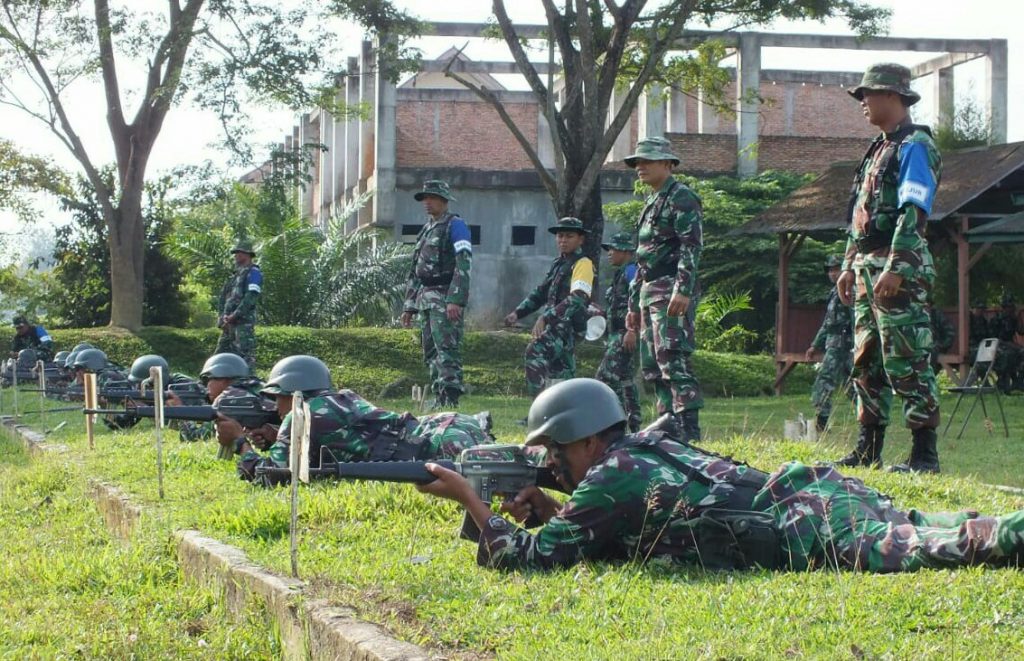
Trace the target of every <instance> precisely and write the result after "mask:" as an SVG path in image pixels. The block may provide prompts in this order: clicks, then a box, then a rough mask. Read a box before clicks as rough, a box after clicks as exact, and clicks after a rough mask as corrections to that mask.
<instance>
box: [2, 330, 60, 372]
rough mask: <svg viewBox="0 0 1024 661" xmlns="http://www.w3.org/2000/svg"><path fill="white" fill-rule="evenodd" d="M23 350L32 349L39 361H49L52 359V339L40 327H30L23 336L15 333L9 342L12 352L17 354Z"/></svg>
mask: <svg viewBox="0 0 1024 661" xmlns="http://www.w3.org/2000/svg"><path fill="white" fill-rule="evenodd" d="M23 349H32V350H34V351H35V352H36V357H37V358H38V359H39V360H42V361H44V362H45V361H49V360H51V359H52V358H53V338H51V337H50V334H49V333H47V332H46V329H45V328H43V327H42V326H32V327H30V328H29V329H28V332H27V333H25V334H24V335H18V334H17V333H15V334H14V339H12V340H11V351H12V352H14V353H18V352H19V351H21V350H23ZM33 367H35V365H33Z"/></svg>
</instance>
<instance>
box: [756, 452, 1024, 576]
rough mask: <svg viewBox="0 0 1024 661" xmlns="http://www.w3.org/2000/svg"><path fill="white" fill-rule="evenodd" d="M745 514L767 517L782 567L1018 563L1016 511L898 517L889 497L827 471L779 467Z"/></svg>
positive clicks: (1023, 533) (1020, 525) (1019, 517)
mask: <svg viewBox="0 0 1024 661" xmlns="http://www.w3.org/2000/svg"><path fill="white" fill-rule="evenodd" d="M753 509H756V510H760V511H764V512H768V513H769V514H771V515H772V516H773V517H774V519H775V522H776V525H778V527H779V528H780V530H781V531H782V535H783V551H784V553H786V554H787V556H788V564H789V568H790V569H795V570H804V569H821V568H843V569H853V570H859V571H870V572H881V573H887V572H898V571H899V572H907V571H916V570H918V569H922V568H947V567H961V566H965V565H983V564H984V565H1010V564H1012V565H1017V564H1019V563H1020V562H1021V560H1022V559H1024V512H1015V513H1013V514H1008V515H1006V516H1000V517H983V516H979V514H978V513H977V512H974V511H965V512H958V513H942V514H925V513H923V512H918V511H917V510H910V511H909V512H903V511H901V510H898V509H896V508H895V507H894V506H893V503H892V500H891V499H889V497H887V496H885V495H883V494H880V493H879V492H877V491H875V490H874V489H871V488H870V487H867V486H866V485H865V484H864V483H863V482H861V481H860V480H858V479H854V478H848V477H843V475H841V474H840V473H838V472H837V471H836V470H835V468H832V467H830V466H808V465H805V464H801V463H799V462H793V463H790V464H786V465H785V466H783V467H782V469H780V470H779V471H776V472H775V473H773V474H772V475H771V477H770V478H769V480H768V483H767V484H766V485H765V487H764V489H762V490H761V491H760V492H759V493H758V495H757V497H756V498H755V499H754V504H753Z"/></svg>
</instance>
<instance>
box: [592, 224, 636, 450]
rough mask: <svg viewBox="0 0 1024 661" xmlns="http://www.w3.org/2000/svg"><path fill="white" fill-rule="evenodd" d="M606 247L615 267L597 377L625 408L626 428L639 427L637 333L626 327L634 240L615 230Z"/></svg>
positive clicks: (606, 295)
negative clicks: (613, 392)
mask: <svg viewBox="0 0 1024 661" xmlns="http://www.w3.org/2000/svg"><path fill="white" fill-rule="evenodd" d="M601 247H602V248H604V249H605V250H606V251H608V261H609V263H610V264H611V265H612V266H614V267H615V274H614V275H613V276H612V284H611V285H610V286H609V287H608V291H607V292H605V295H604V300H605V302H606V305H607V306H608V307H607V309H606V310H605V314H606V316H607V319H608V344H607V348H606V349H605V351H604V359H603V360H602V361H601V365H600V366H599V367H598V368H597V379H598V380H599V381H602V382H604V383H606V384H608V386H609V387H610V388H611V389H612V390H614V391H615V394H616V395H618V396H619V401H620V402H622V408H623V409H624V410H625V411H626V416H627V420H628V423H629V425H628V426H629V430H630V431H631V432H636V431H639V430H640V392H639V390H638V389H637V387H636V347H637V333H636V331H635V330H627V329H626V313H627V312H629V286H630V284H631V283H632V282H633V278H635V277H636V262H635V261H634V259H635V256H636V244H635V243H633V236H632V235H631V234H629V233H628V232H619V233H618V234H615V235H614V236H613V237H612V239H611V241H609V242H608V243H602V244H601Z"/></svg>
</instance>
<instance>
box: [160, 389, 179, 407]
mask: <svg viewBox="0 0 1024 661" xmlns="http://www.w3.org/2000/svg"><path fill="white" fill-rule="evenodd" d="M182 404H183V402H182V401H181V397H178V396H177V395H175V394H174V393H173V392H169V393H167V395H166V398H165V399H164V406H181V405H182Z"/></svg>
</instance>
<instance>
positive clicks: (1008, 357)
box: [989, 294, 1021, 393]
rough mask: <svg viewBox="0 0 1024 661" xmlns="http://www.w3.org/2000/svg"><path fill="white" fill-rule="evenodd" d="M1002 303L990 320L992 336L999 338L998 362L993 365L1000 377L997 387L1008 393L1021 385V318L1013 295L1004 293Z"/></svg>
mask: <svg viewBox="0 0 1024 661" xmlns="http://www.w3.org/2000/svg"><path fill="white" fill-rule="evenodd" d="M1000 305H1001V308H1002V309H1000V310H999V312H998V313H996V316H995V317H993V319H992V321H990V322H989V332H990V333H992V337H997V338H999V346H998V347H997V349H996V364H995V365H994V366H993V369H995V372H996V375H997V377H998V378H997V380H996V387H998V388H999V390H1000V392H1004V393H1008V392H1010V391H1011V390H1013V389H1014V388H1016V387H1019V386H1020V372H1021V348H1020V346H1019V345H1018V344H1017V343H1016V338H1017V333H1018V332H1019V331H1020V319H1019V318H1018V317H1017V306H1016V304H1015V303H1014V300H1013V296H1010V295H1009V294H1003V299H1002V301H1001V302H1000Z"/></svg>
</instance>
